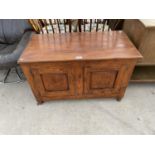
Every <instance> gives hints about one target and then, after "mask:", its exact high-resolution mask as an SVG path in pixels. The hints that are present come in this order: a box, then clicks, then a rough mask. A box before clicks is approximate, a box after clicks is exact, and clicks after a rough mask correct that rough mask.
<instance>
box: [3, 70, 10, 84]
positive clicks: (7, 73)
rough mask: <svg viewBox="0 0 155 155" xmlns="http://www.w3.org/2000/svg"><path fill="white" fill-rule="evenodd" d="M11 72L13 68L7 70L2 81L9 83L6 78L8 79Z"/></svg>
mask: <svg viewBox="0 0 155 155" xmlns="http://www.w3.org/2000/svg"><path fill="white" fill-rule="evenodd" d="M10 72H11V69H8V70H7V72H6V75H5V77H4V79H3V81H2V82H3V83H7V82H6V80H7V78H8V76H9V74H10Z"/></svg>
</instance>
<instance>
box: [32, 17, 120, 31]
mask: <svg viewBox="0 0 155 155" xmlns="http://www.w3.org/2000/svg"><path fill="white" fill-rule="evenodd" d="M121 21H122V20H121V19H29V22H30V23H31V25H32V27H33V28H34V30H35V31H36V32H37V33H40V34H44V33H53V34H54V33H71V32H93V31H96V32H97V31H110V30H116V29H117V26H118V25H119V23H120V22H121Z"/></svg>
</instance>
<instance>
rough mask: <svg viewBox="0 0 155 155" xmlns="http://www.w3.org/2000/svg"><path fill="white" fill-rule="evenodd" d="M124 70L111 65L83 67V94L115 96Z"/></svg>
mask: <svg viewBox="0 0 155 155" xmlns="http://www.w3.org/2000/svg"><path fill="white" fill-rule="evenodd" d="M124 72H125V68H124V67H123V66H121V65H117V64H115V65H112V64H106V63H103V64H89V65H85V67H84V93H85V94H98V95H103V96H104V94H105V96H106V94H117V93H118V92H119V90H120V87H121V78H122V75H123V73H124Z"/></svg>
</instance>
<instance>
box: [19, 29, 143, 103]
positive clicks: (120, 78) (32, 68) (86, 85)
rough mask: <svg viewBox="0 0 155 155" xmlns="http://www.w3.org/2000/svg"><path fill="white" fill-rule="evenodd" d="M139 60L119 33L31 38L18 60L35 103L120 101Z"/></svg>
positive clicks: (136, 53) (130, 44)
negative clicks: (85, 100) (80, 100)
mask: <svg viewBox="0 0 155 155" xmlns="http://www.w3.org/2000/svg"><path fill="white" fill-rule="evenodd" d="M140 58H142V56H141V55H140V53H139V52H138V51H137V49H136V48H135V47H134V46H133V44H132V43H131V42H130V41H129V39H128V37H127V36H126V35H125V34H124V33H123V32H122V31H117V32H116V31H113V32H94V33H89V32H88V33H87V32H85V33H66V34H54V35H53V34H40V35H38V34H34V35H32V38H31V40H30V42H29V44H28V46H27V48H26V49H25V51H24V53H23V54H22V55H21V57H20V59H19V64H20V65H21V67H22V69H23V72H24V74H25V76H26V78H27V80H28V82H29V84H30V86H31V88H32V91H33V93H34V95H35V97H36V99H37V101H38V103H43V102H44V101H48V100H53V99H69V98H70V99H75V98H96V97H113V98H117V99H118V100H120V99H121V98H122V97H123V95H124V93H125V89H126V88H127V86H128V82H129V79H130V76H131V74H132V71H133V69H134V67H135V64H136V62H137V60H138V59H140Z"/></svg>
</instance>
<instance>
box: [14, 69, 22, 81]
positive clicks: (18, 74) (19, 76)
mask: <svg viewBox="0 0 155 155" xmlns="http://www.w3.org/2000/svg"><path fill="white" fill-rule="evenodd" d="M15 71H16V74H17V76H18V78H19V79H20V80H23V79H22V77H21V75H20V73H19V72H18V69H17V67H16V68H15Z"/></svg>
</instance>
